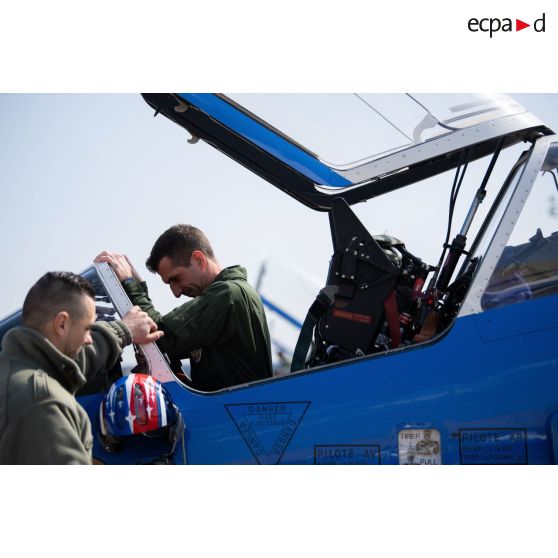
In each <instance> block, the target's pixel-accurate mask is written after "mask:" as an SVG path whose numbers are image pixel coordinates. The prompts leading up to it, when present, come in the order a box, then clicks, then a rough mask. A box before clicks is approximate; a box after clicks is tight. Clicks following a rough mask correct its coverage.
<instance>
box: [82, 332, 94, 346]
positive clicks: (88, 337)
mask: <svg viewBox="0 0 558 558" xmlns="http://www.w3.org/2000/svg"><path fill="white" fill-rule="evenodd" d="M83 344H84V345H93V337H91V332H90V331H88V332H87V335H86V336H85V341H84V343H83Z"/></svg>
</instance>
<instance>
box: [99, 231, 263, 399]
mask: <svg viewBox="0 0 558 558" xmlns="http://www.w3.org/2000/svg"><path fill="white" fill-rule="evenodd" d="M95 261H104V262H108V263H109V264H110V265H111V266H112V268H113V270H114V271H115V273H116V275H117V277H118V278H119V279H120V281H121V282H122V284H123V286H124V288H125V290H126V292H127V293H128V296H129V297H130V300H131V301H132V302H133V303H134V304H137V305H138V306H139V307H140V308H142V309H143V310H145V311H146V312H147V313H148V314H149V316H151V318H153V320H154V321H155V323H156V324H157V326H158V327H159V329H161V330H162V331H164V332H165V336H164V338H163V339H161V340H160V341H159V342H158V345H159V347H160V348H161V350H162V351H164V352H166V353H167V355H168V356H169V358H170V359H171V360H181V359H185V358H189V359H190V365H191V376H192V387H194V388H195V389H198V390H201V391H216V390H219V389H222V388H225V387H229V386H234V385H238V384H243V383H246V382H251V381H254V380H259V379H263V378H268V377H270V376H271V375H272V368H271V349H270V339H269V331H268V328H267V321H266V317H265V312H264V309H263V304H262V301H261V299H260V297H259V295H258V293H257V292H256V291H255V289H254V288H253V287H251V286H250V284H249V283H248V281H247V276H246V270H245V269H244V268H243V267H240V266H238V265H236V266H232V267H226V268H224V269H223V268H222V267H221V266H220V264H219V262H218V261H217V258H216V257H215V254H214V252H213V249H212V247H211V244H210V243H209V240H208V239H207V237H206V236H205V234H204V233H203V232H202V231H200V230H199V229H197V228H196V227H192V226H191V225H175V226H173V227H171V228H170V229H168V230H166V231H165V232H164V233H163V234H162V235H161V236H160V237H159V238H158V239H157V241H156V242H155V245H154V246H153V249H152V250H151V254H150V256H149V258H148V259H147V262H146V265H147V268H148V269H149V270H150V271H152V272H154V273H155V272H156V273H158V274H159V276H160V277H161V279H162V280H163V282H164V283H166V284H167V285H168V286H169V287H170V289H171V291H172V293H173V294H174V296H175V297H177V298H178V297H180V296H182V295H186V296H188V297H191V298H193V300H191V301H189V302H186V303H185V304H183V305H182V306H179V307H178V308H176V309H174V310H173V311H172V312H170V313H168V314H166V315H165V316H162V315H161V314H159V312H157V311H156V310H155V308H154V307H153V303H152V302H151V300H150V298H149V296H148V292H147V286H146V284H145V283H144V282H142V281H141V278H140V277H139V275H138V274H137V273H136V271H135V270H134V269H133V268H132V266H131V264H130V262H129V261H128V259H127V258H126V257H125V256H123V255H120V254H115V253H112V252H102V253H101V254H99V256H97V258H96V260H95Z"/></svg>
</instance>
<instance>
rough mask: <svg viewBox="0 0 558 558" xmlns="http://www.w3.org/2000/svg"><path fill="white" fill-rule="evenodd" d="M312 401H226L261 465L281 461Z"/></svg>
mask: <svg viewBox="0 0 558 558" xmlns="http://www.w3.org/2000/svg"><path fill="white" fill-rule="evenodd" d="M309 405H310V401H298V402H294V403H246V404H235V405H225V407H226V409H227V412H228V413H229V415H230V417H231V419H232V420H233V422H234V423H235V425H236V427H237V428H238V431H239V432H240V434H241V435H242V437H243V438H244V441H245V442H246V444H247V445H248V447H249V448H250V451H251V452H252V454H253V455H254V457H255V458H256V461H257V462H258V463H259V464H260V465H275V464H276V463H279V460H280V459H281V456H282V455H283V452H284V451H285V449H286V448H287V446H288V445H289V442H290V441H291V438H292V437H293V435H294V433H295V431H296V429H297V428H298V425H299V424H300V422H301V420H302V418H303V417H304V414H305V413H306V410H307V409H308V406H309Z"/></svg>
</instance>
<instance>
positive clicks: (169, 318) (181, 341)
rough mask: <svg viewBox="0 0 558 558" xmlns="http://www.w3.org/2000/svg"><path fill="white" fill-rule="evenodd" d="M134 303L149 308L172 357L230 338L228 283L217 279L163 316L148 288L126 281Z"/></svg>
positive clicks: (164, 348)
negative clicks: (197, 294) (196, 295)
mask: <svg viewBox="0 0 558 558" xmlns="http://www.w3.org/2000/svg"><path fill="white" fill-rule="evenodd" d="M125 288H126V292H127V293H128V296H129V297H130V300H131V301H132V303H133V304H136V305H138V306H139V307H140V308H141V309H142V310H144V311H145V312H147V314H149V316H150V317H151V319H152V320H153V321H154V322H155V323H156V324H157V327H158V328H159V329H161V330H162V331H164V332H165V335H164V336H163V337H162V338H161V339H160V340H159V341H157V345H158V346H159V348H160V349H161V351H163V352H165V353H167V355H168V356H169V358H171V359H183V358H189V356H190V352H191V351H193V350H196V349H200V348H203V347H205V346H207V345H215V344H219V343H220V342H224V341H226V340H228V339H229V338H230V336H231V334H232V332H231V331H229V328H230V327H231V325H230V323H231V321H230V320H229V316H230V313H231V311H232V304H233V303H232V298H231V293H230V291H229V288H228V286H227V285H226V284H225V283H218V284H215V285H212V286H210V287H208V288H207V289H206V290H205V291H204V292H203V294H202V295H200V296H198V297H196V298H194V299H193V300H191V301H189V302H186V303H185V304H182V305H181V306H179V307H178V308H175V309H174V310H172V311H171V312H169V313H168V314H165V315H164V316H163V315H161V314H160V313H159V312H157V311H156V310H155V308H154V307H153V303H152V302H151V300H150V298H149V296H148V294H147V290H146V289H145V288H144V287H143V286H142V284H141V283H139V282H138V281H131V282H129V283H127V284H126V285H125Z"/></svg>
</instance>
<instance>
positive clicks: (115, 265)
mask: <svg viewBox="0 0 558 558" xmlns="http://www.w3.org/2000/svg"><path fill="white" fill-rule="evenodd" d="M93 261H94V262H95V263H99V262H107V263H108V264H109V265H110V266H111V267H112V269H113V270H114V273H115V274H116V276H117V277H118V280H119V281H124V279H127V278H128V277H135V278H136V279H137V280H138V281H141V277H140V275H139V273H138V272H137V271H136V270H135V269H134V266H133V265H132V264H131V263H130V260H129V259H128V258H127V256H124V255H123V254H116V253H114V252H107V251H106V250H105V251H104V252H101V253H100V254H99V255H98V256H97V257H96V258H95V260H93Z"/></svg>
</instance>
